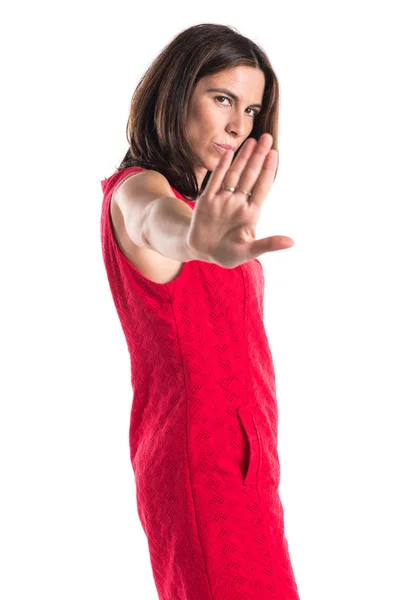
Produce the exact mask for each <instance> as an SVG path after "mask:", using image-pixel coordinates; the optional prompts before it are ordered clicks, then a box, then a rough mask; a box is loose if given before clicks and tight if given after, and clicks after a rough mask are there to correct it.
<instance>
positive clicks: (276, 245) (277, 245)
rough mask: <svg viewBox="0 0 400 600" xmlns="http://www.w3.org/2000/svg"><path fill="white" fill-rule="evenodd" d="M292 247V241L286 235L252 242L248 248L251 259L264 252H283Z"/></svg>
mask: <svg viewBox="0 0 400 600" xmlns="http://www.w3.org/2000/svg"><path fill="white" fill-rule="evenodd" d="M292 246H294V240H292V238H290V237H287V236H286V235H272V236H271V237H267V238H263V239H261V240H256V241H255V242H253V244H252V245H251V248H250V253H251V255H252V258H257V257H258V256H260V255H261V254H264V253H265V252H275V251H276V250H285V249H286V248H291V247H292Z"/></svg>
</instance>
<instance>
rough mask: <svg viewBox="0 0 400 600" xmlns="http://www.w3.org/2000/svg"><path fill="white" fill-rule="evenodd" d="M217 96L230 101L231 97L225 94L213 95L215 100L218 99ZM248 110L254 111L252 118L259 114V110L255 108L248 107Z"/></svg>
mask: <svg viewBox="0 0 400 600" xmlns="http://www.w3.org/2000/svg"><path fill="white" fill-rule="evenodd" d="M218 98H223V99H224V100H228V101H229V102H230V103H231V99H230V98H228V97H227V96H215V100H218ZM218 102H219V100H218ZM220 104H221V103H220ZM231 104H232V103H231ZM223 106H225V105H223ZM249 110H252V111H253V113H254V115H253V118H255V117H256V116H257V115H258V114H259V112H258V111H257V110H256V109H255V108H250V109H249Z"/></svg>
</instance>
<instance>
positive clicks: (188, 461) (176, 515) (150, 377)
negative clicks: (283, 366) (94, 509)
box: [101, 167, 299, 600]
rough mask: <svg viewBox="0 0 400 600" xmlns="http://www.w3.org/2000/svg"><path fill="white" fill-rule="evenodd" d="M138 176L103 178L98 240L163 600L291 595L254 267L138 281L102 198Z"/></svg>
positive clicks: (187, 266) (194, 266) (266, 599)
mask: <svg viewBox="0 0 400 600" xmlns="http://www.w3.org/2000/svg"><path fill="white" fill-rule="evenodd" d="M144 170H145V169H143V168H139V167H128V168H126V169H123V170H122V171H119V172H116V173H114V174H113V175H112V176H110V177H108V178H106V179H103V180H102V181H101V186H102V190H103V194H104V196H103V205H102V212H101V244H102V254H103V259H104V264H105V268H106V273H107V277H108V281H109V285H110V289H111V293H112V296H113V300H114V303H115V307H116V310H117V312H118V315H119V319H120V321H121V326H122V329H123V332H124V334H125V338H126V342H127V346H128V352H129V355H130V362H131V383H132V389H133V399H132V408H131V414H130V425H129V447H130V459H131V463H132V468H133V472H134V477H135V484H136V500H137V511H138V515H139V519H140V522H141V525H142V527H143V530H144V532H145V535H146V538H147V541H148V547H149V555H150V561H151V567H152V573H153V577H154V582H155V585H156V588H157V592H158V595H159V598H160V600H278V599H279V600H298V599H299V595H298V589H297V585H296V581H295V577H294V573H293V569H292V565H291V561H290V557H289V550H288V543H287V540H286V537H285V533H284V513H283V508H282V504H281V501H280V497H279V492H278V486H279V480H280V464H279V459H278V454H277V441H278V438H277V435H278V432H277V425H278V408H277V401H276V388H275V373H274V367H273V361H272V357H271V352H270V348H269V344H268V340H267V336H266V333H265V329H264V323H263V297H264V285H265V281H264V275H263V269H262V265H261V263H260V262H259V261H258V260H257V259H254V260H250V261H248V262H246V263H244V264H242V265H239V266H238V267H235V268H233V269H225V268H222V267H220V266H218V265H214V264H211V263H206V262H204V261H199V260H193V261H189V262H185V263H183V267H182V270H181V271H180V273H179V274H178V276H177V277H176V279H175V280H173V281H171V282H169V283H164V284H160V283H155V282H153V281H151V280H149V279H147V278H146V277H145V276H144V275H142V274H141V273H140V272H139V271H138V270H137V269H136V268H135V267H134V266H133V265H132V264H131V263H130V262H129V261H128V259H127V258H126V257H125V256H124V254H123V253H122V252H121V250H120V249H119V247H118V246H117V243H116V240H115V238H114V235H113V229H112V226H111V217H110V201H111V196H112V194H113V192H114V190H115V189H116V187H117V186H119V185H120V184H121V183H122V181H123V180H124V179H125V178H126V177H127V176H131V175H132V174H134V173H137V172H139V171H144ZM171 189H172V191H173V193H174V194H175V196H176V197H177V198H180V199H181V200H182V201H183V202H186V204H187V205H188V206H190V207H191V208H192V209H194V207H195V201H191V200H188V199H186V198H185V197H183V196H182V195H181V194H180V193H179V192H178V191H177V190H175V189H174V188H172V187H171Z"/></svg>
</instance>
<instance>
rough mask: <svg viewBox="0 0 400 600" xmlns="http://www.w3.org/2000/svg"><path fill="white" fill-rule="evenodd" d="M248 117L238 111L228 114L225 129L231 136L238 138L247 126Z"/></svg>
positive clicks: (244, 133)
mask: <svg viewBox="0 0 400 600" xmlns="http://www.w3.org/2000/svg"><path fill="white" fill-rule="evenodd" d="M246 119H247V121H246ZM249 119H250V117H248V116H247V115H244V114H240V113H239V112H237V113H232V114H230V115H229V120H228V123H227V124H226V131H228V132H229V133H230V135H232V136H233V137H239V138H240V137H243V136H245V135H246V133H247V129H248V127H249V123H248V121H249Z"/></svg>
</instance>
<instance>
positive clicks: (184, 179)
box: [117, 23, 279, 199]
mask: <svg viewBox="0 0 400 600" xmlns="http://www.w3.org/2000/svg"><path fill="white" fill-rule="evenodd" d="M238 65H246V66H249V67H253V68H259V69H261V70H262V71H263V72H264V75H265V89H264V96H263V100H262V104H263V106H262V109H261V112H260V113H259V114H258V115H257V116H256V117H255V119H254V126H253V129H252V131H251V133H250V136H249V137H254V138H255V139H256V140H258V139H259V137H260V136H261V134H263V133H266V132H267V133H270V134H271V135H272V137H273V146H272V148H274V149H276V150H277V149H278V115H279V84H278V80H277V77H276V75H275V73H274V71H273V69H272V66H271V63H270V61H269V59H268V57H267V55H266V54H265V52H264V51H263V50H262V49H261V48H260V47H259V46H258V45H257V44H255V43H254V42H253V41H252V40H250V39H248V38H247V37H244V36H243V35H241V34H240V33H237V31H236V30H235V29H234V28H232V27H228V26H226V25H219V24H213V23H205V24H200V25H194V26H192V27H189V28H188V29H185V30H184V31H182V32H181V33H180V34H178V35H177V36H176V37H175V38H174V39H173V40H172V41H171V42H170V43H169V44H168V45H167V46H165V47H164V48H163V50H162V51H161V53H160V54H159V55H158V56H157V58H156V59H155V60H154V61H153V62H152V63H151V65H150V67H149V68H148V69H147V71H146V72H145V73H144V75H143V76H142V77H141V79H140V80H139V83H138V85H137V87H136V89H135V91H134V94H133V96H132V99H131V107H130V113H129V118H128V123H127V126H126V136H127V140H128V143H129V149H128V151H127V153H126V155H125V157H124V159H123V160H122V162H121V163H120V165H119V167H117V170H118V171H120V170H122V169H125V168H127V167H143V168H145V169H151V170H155V171H158V172H160V173H162V174H163V175H164V176H165V177H166V178H167V180H168V182H169V183H170V185H171V186H172V187H174V188H175V189H176V190H177V191H178V192H179V193H181V194H182V195H183V196H185V197H186V198H190V199H196V198H197V196H199V195H200V194H201V193H202V191H203V190H204V188H205V187H206V185H207V181H208V179H209V177H210V174H211V171H208V172H207V174H206V176H205V177H204V180H203V182H202V185H201V189H200V190H199V188H198V184H197V180H196V176H195V174H194V171H193V168H192V165H194V164H195V156H194V155H193V153H192V151H191V148H190V145H189V143H188V141H187V139H186V137H185V123H186V115H187V108H188V105H189V102H190V98H191V96H192V94H193V91H194V89H195V87H196V85H197V83H198V81H199V80H200V79H201V78H202V77H205V76H207V75H212V74H215V73H218V72H220V71H223V70H225V69H229V68H233V67H236V66H238ZM236 152H238V150H237V151H236ZM235 156H236V154H235ZM232 160H234V158H233V159H232ZM275 176H276V175H275Z"/></svg>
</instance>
